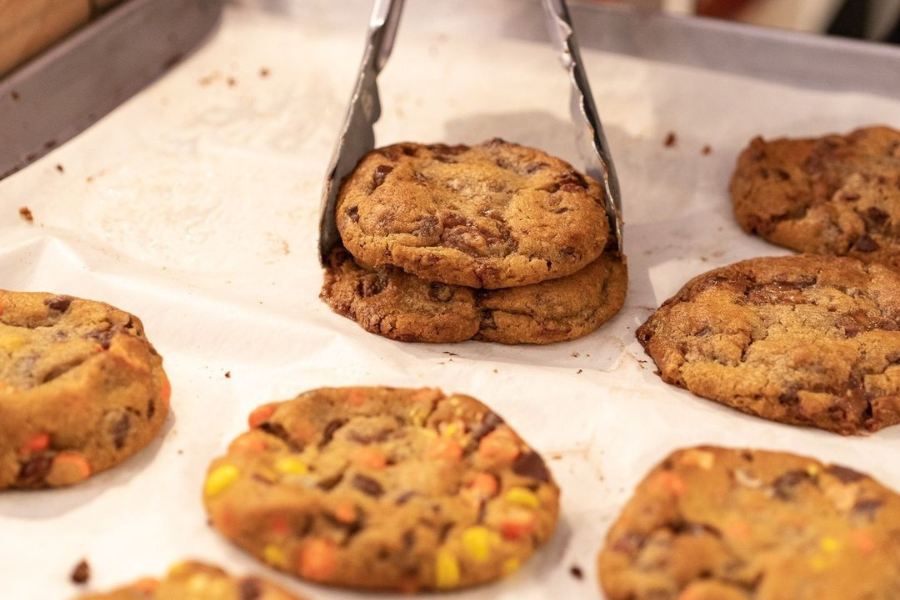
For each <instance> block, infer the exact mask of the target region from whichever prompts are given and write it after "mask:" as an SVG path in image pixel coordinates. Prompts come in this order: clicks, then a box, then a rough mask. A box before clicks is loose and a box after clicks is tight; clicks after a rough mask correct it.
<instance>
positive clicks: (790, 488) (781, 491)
mask: <svg viewBox="0 0 900 600" xmlns="http://www.w3.org/2000/svg"><path fill="white" fill-rule="evenodd" d="M809 478H810V476H809V473H807V472H806V471H788V472H787V473H785V474H783V475H781V476H780V477H779V478H778V479H776V480H775V481H773V482H772V493H773V494H774V495H775V497H776V498H778V499H779V500H785V501H787V500H791V499H793V497H794V488H796V487H797V486H798V485H800V484H801V483H802V482H804V481H806V480H808V479H809Z"/></svg>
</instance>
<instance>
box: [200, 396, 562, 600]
mask: <svg viewBox="0 0 900 600" xmlns="http://www.w3.org/2000/svg"><path fill="white" fill-rule="evenodd" d="M249 421H250V427H251V429H250V430H249V431H248V432H246V433H244V434H242V435H241V436H239V437H238V438H237V439H235V440H234V441H233V442H232V443H231V446H230V447H229V449H228V453H227V454H226V455H225V456H223V457H221V458H218V459H216V460H215V461H214V462H213V463H212V465H211V466H210V468H209V472H208V474H207V479H206V483H205V486H204V490H203V497H204V503H205V505H206V509H207V512H208V513H209V516H210V519H211V521H212V524H213V526H214V527H215V528H216V529H218V530H219V531H220V532H221V533H222V534H223V535H224V536H225V537H227V538H228V539H230V540H231V541H233V542H234V543H236V544H237V545H239V546H241V547H242V548H244V549H245V550H247V551H248V552H250V553H251V554H253V555H255V556H257V557H259V558H260V559H262V560H264V561H265V562H266V563H268V564H269V565H271V566H273V567H275V568H278V569H281V570H283V571H286V572H288V573H291V574H293V575H297V576H299V577H302V578H304V579H308V580H311V581H315V582H319V583H325V584H330V585H337V586H343V587H352V588H358V589H369V590H375V589H383V590H388V589H393V590H400V591H405V592H414V591H417V590H430V589H441V590H445V589H454V588H462V587H468V586H473V585H477V584H481V583H485V582H488V581H493V580H495V579H498V578H500V577H502V576H504V575H505V574H507V573H510V572H512V571H514V570H515V569H516V568H518V566H519V565H520V564H521V563H522V562H523V561H524V560H525V559H527V558H528V557H529V556H530V555H531V553H532V552H533V551H534V550H535V548H537V547H538V546H540V545H542V544H543V543H545V542H546V541H547V540H548V539H549V538H550V536H551V534H552V533H553V530H554V528H555V526H556V519H557V512H558V510H559V489H558V488H557V487H556V485H555V484H554V482H553V479H552V477H551V475H550V472H549V471H548V470H547V467H546V466H545V464H544V461H543V459H541V457H540V456H539V455H538V454H537V453H536V452H535V451H534V450H532V449H531V448H529V447H528V445H527V444H526V443H525V442H524V441H522V439H521V438H519V436H518V435H517V434H516V433H515V431H513V429H512V428H511V427H510V426H509V425H507V424H506V423H504V421H503V419H502V418H500V417H499V416H498V415H496V414H495V413H493V412H491V410H490V409H488V408H487V407H486V406H485V405H483V404H482V403H481V402H479V401H477V400H475V399H474V398H470V397H468V396H462V395H458V394H452V395H449V396H447V395H444V394H443V393H441V392H440V391H439V390H434V389H421V390H408V389H394V388H378V387H374V388H323V389H318V390H313V391H310V392H306V393H304V394H301V395H300V396H297V397H296V398H295V399H293V400H288V401H286V402H277V403H274V404H267V405H264V406H261V407H259V408H258V409H256V410H255V411H254V412H253V413H252V414H251V415H250V419H249Z"/></svg>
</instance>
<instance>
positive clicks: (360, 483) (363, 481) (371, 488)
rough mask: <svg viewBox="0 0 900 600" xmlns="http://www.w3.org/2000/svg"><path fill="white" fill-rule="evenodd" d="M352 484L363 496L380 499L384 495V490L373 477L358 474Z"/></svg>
mask: <svg viewBox="0 0 900 600" xmlns="http://www.w3.org/2000/svg"><path fill="white" fill-rule="evenodd" d="M352 483H353V487H355V488H356V489H358V490H359V491H361V492H362V493H363V494H366V495H369V496H372V497H374V498H380V497H381V496H382V495H383V494H384V488H383V487H381V484H380V483H378V482H377V481H376V480H374V479H372V478H371V477H366V476H365V475H359V474H357V475H354V476H353V482H352Z"/></svg>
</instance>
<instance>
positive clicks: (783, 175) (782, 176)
mask: <svg viewBox="0 0 900 600" xmlns="http://www.w3.org/2000/svg"><path fill="white" fill-rule="evenodd" d="M775 174H776V175H778V178H779V179H781V180H782V181H788V180H789V179H790V178H791V174H790V173H788V172H787V171H785V170H784V169H776V170H775Z"/></svg>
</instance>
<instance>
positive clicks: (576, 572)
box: [569, 565, 584, 581]
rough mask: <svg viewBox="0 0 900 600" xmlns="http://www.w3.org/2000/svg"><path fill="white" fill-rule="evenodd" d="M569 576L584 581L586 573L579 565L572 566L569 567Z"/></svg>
mask: <svg viewBox="0 0 900 600" xmlns="http://www.w3.org/2000/svg"><path fill="white" fill-rule="evenodd" d="M569 574H570V575H572V577H574V578H575V579H577V580H578V581H581V580H582V579H584V571H582V570H581V567H579V566H578V565H572V566H571V567H569Z"/></svg>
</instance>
